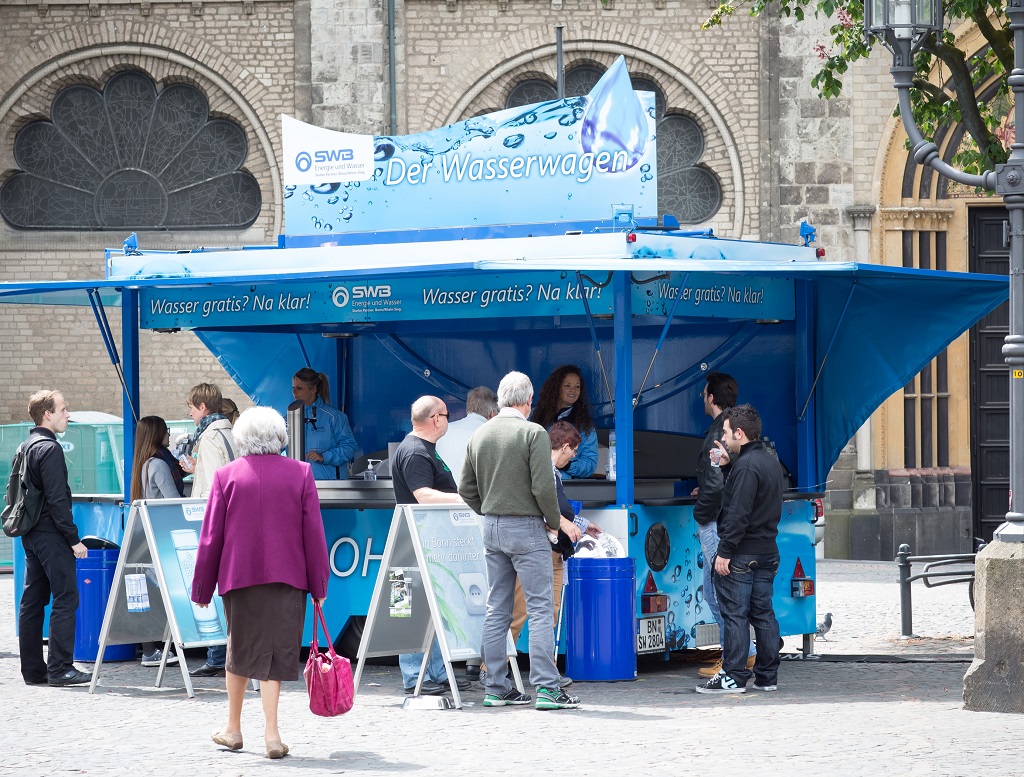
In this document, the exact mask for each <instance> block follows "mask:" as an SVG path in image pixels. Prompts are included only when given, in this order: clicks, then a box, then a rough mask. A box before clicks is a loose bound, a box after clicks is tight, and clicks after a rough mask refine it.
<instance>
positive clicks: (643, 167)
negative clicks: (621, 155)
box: [640, 165, 651, 173]
mask: <svg viewBox="0 0 1024 777" xmlns="http://www.w3.org/2000/svg"><path fill="white" fill-rule="evenodd" d="M640 172H641V173H649V172H651V166H650V165H640Z"/></svg>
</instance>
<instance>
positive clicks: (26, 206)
mask: <svg viewBox="0 0 1024 777" xmlns="http://www.w3.org/2000/svg"><path fill="white" fill-rule="evenodd" d="M209 113H210V109H209V103H208V102H207V100H206V97H205V95H203V93H202V92H201V91H199V89H197V88H196V87H194V86H191V85H189V84H173V85H171V86H167V87H165V88H164V89H162V90H161V91H159V92H158V91H157V88H156V85H155V84H154V82H153V80H152V79H151V78H150V77H149V76H148V75H146V74H145V73H141V72H138V71H128V72H124V73H119V74H117V75H115V76H114V77H112V78H111V79H110V80H109V81H108V82H107V84H106V86H105V87H104V89H103V91H102V92H100V91H98V90H97V89H94V88H92V87H90V86H82V85H78V86H69V87H67V88H65V89H62V90H61V91H60V92H59V93H58V94H57V96H56V97H55V98H54V100H53V104H52V105H51V108H50V117H51V120H50V121H35V122H32V123H31V124H28V125H26V126H25V127H23V128H22V129H21V131H19V132H18V134H17V136H16V138H15V140H14V159H15V161H16V162H17V164H18V167H19V168H20V170H18V171H16V172H15V173H14V174H13V175H11V176H9V177H8V178H7V179H6V180H5V181H4V182H3V185H2V186H0V215H2V216H3V218H4V220H5V221H6V222H7V223H8V224H10V225H11V226H12V227H15V228H17V229H98V230H105V229H109V230H125V229H215V228H219V229H223V228H228V229H231V228H234V229H241V228H244V227H247V226H249V225H250V224H252V223H253V222H254V221H255V220H256V217H257V216H258V215H259V212H260V206H261V204H262V198H261V194H260V188H259V183H258V182H257V181H256V178H255V177H254V176H253V175H252V174H251V173H249V172H248V171H246V170H243V169H242V165H243V164H244V162H245V159H246V157H247V156H248V153H249V149H248V143H247V142H246V138H245V132H244V131H243V130H242V128H241V127H239V126H238V124H236V123H235V122H233V121H231V120H228V119H210V116H209Z"/></svg>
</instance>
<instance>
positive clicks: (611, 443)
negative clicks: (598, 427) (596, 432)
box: [605, 429, 615, 480]
mask: <svg viewBox="0 0 1024 777" xmlns="http://www.w3.org/2000/svg"><path fill="white" fill-rule="evenodd" d="M605 477H607V478H608V480H615V430H614V429H612V430H611V431H610V432H608V465H607V466H606V467H605Z"/></svg>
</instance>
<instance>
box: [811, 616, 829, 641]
mask: <svg viewBox="0 0 1024 777" xmlns="http://www.w3.org/2000/svg"><path fill="white" fill-rule="evenodd" d="M831 629H832V613H830V612H826V613H825V620H823V621H822V622H821V623H819V624H818V628H817V629H816V630H815V632H814V638H815V639H822V640H824V641H825V642H828V640H827V639H825V635H826V634H828V633H829V631H830V630H831Z"/></svg>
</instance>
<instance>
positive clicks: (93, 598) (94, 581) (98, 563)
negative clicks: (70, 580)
mask: <svg viewBox="0 0 1024 777" xmlns="http://www.w3.org/2000/svg"><path fill="white" fill-rule="evenodd" d="M120 552H121V551H120V550H118V549H117V548H113V549H107V550H90V551H89V555H88V556H87V557H86V558H80V559H76V562H75V566H76V572H77V575H78V614H77V617H76V618H75V661H89V662H93V661H95V660H96V656H97V655H99V652H100V629H102V628H103V616H104V614H105V613H106V611H107V599H108V598H110V589H111V588H112V587H113V585H114V571H115V570H116V569H117V556H118V554H119V553H120ZM103 660H104V661H134V660H135V645H134V644H132V645H107V649H106V650H104V651H103Z"/></svg>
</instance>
